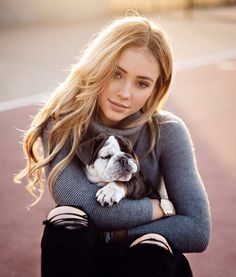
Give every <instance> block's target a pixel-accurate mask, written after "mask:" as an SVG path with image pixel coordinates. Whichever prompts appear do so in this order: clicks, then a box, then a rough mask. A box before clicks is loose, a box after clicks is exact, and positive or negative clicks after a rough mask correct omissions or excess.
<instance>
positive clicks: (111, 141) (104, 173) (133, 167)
mask: <svg viewBox="0 0 236 277" xmlns="http://www.w3.org/2000/svg"><path fill="white" fill-rule="evenodd" d="M86 167H87V170H88V171H89V173H90V175H91V174H92V175H93V177H96V179H97V181H98V182H112V181H121V182H122V181H123V182H124V181H129V180H130V179H131V177H132V175H133V174H134V173H136V172H137V171H138V164H137V162H136V160H135V159H134V157H133V156H132V155H131V154H128V153H125V152H122V151H121V148H120V145H119V143H118V141H117V139H116V138H115V137H114V136H109V138H108V139H107V140H106V142H105V143H104V145H103V146H102V148H101V149H100V150H99V152H98V155H97V157H96V159H95V162H94V163H93V164H90V165H87V166H86ZM94 175H96V176H94Z"/></svg>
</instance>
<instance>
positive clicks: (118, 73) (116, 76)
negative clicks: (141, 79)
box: [113, 71, 122, 80]
mask: <svg viewBox="0 0 236 277" xmlns="http://www.w3.org/2000/svg"><path fill="white" fill-rule="evenodd" d="M113 78H114V79H118V80H119V79H121V78H122V76H121V73H120V72H119V71H116V72H115V74H114V76H113Z"/></svg>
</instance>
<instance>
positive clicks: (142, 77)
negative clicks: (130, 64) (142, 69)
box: [117, 65, 154, 83]
mask: <svg viewBox="0 0 236 277" xmlns="http://www.w3.org/2000/svg"><path fill="white" fill-rule="evenodd" d="M117 68H118V69H120V70H121V71H122V72H124V73H125V74H127V73H128V72H127V71H126V70H125V69H124V68H122V67H120V66H119V65H118V66H117ZM137 77H138V78H140V79H145V80H150V81H151V82H153V83H154V81H153V79H152V78H150V77H147V76H141V75H138V76H137Z"/></svg>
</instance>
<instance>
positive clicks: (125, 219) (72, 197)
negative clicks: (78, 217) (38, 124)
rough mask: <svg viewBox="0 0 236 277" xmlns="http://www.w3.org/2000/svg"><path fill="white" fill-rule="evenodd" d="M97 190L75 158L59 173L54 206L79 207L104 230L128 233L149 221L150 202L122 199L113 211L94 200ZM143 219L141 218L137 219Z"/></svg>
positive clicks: (47, 169) (63, 154) (44, 140)
mask: <svg viewBox="0 0 236 277" xmlns="http://www.w3.org/2000/svg"><path fill="white" fill-rule="evenodd" d="M49 130H50V124H48V126H47V127H46V128H45V129H44V130H43V132H42V135H41V139H42V144H43V148H44V153H46V152H47V143H48V134H49ZM69 151H70V147H69V145H68V144H66V145H65V146H64V147H63V149H62V150H61V151H60V152H59V153H58V154H57V156H56V157H55V158H54V159H53V160H52V161H51V162H50V163H49V164H48V165H47V166H46V167H45V173H46V177H48V175H49V173H50V171H51V170H52V168H53V167H54V166H55V165H56V164H57V163H58V162H60V161H61V160H62V159H64V158H65V157H66V156H67V155H68V153H69ZM98 189H99V188H98V187H97V186H96V185H94V184H91V183H90V182H89V181H88V179H87V177H86V176H85V173H84V171H83V168H82V166H81V164H80V162H79V160H78V158H77V157H76V156H75V157H74V158H73V160H72V161H71V162H70V163H69V164H68V165H67V166H66V167H65V168H64V169H63V170H62V172H61V173H60V174H59V175H58V177H57V178H56V181H55V183H54V185H53V197H54V200H55V202H56V204H57V205H74V206H77V207H80V208H81V209H82V210H83V211H84V212H86V213H87V214H88V215H89V216H90V217H91V218H92V220H93V221H94V223H95V224H96V225H97V226H98V227H99V228H101V229H104V230H115V229H127V228H132V227H135V226H138V225H142V224H145V223H148V222H150V221H151V218H152V205H151V201H150V199H149V198H144V199H141V200H128V199H122V200H121V201H120V202H119V204H117V205H114V206H112V207H104V206H101V205H100V203H98V202H97V201H96V199H95V194H96V192H97V190H98ZM140 215H142V216H140Z"/></svg>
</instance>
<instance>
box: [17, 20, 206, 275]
mask: <svg viewBox="0 0 236 277" xmlns="http://www.w3.org/2000/svg"><path fill="white" fill-rule="evenodd" d="M171 78H172V54H171V50H170V47H169V45H168V42H167V39H166V37H165V35H164V32H163V31H162V30H161V29H160V27H159V26H158V25H155V24H154V23H153V22H152V21H151V20H149V19H147V18H145V17H141V16H138V15H134V16H127V17H124V18H119V19H116V20H114V21H113V22H111V23H110V24H109V25H108V26H106V28H103V29H102V30H101V32H100V33H98V34H97V35H96V37H95V38H94V39H93V40H92V42H91V43H90V44H88V45H87V48H85V50H84V51H83V52H82V54H81V56H80V57H79V60H78V63H77V64H75V65H74V66H73V67H72V69H71V71H70V73H69V75H68V77H67V78H66V80H65V81H64V82H63V83H62V84H61V85H60V86H59V87H58V88H57V89H56V90H55V92H54V93H53V94H52V96H51V98H50V99H49V101H48V102H47V103H46V105H45V106H44V107H43V108H42V109H41V110H40V111H39V112H38V114H37V115H36V116H35V118H34V120H33V122H32V127H31V129H30V130H29V131H28V133H27V134H26V135H25V139H24V150H25V154H26V157H27V161H28V163H27V166H26V168H25V169H24V170H23V171H22V172H21V173H20V174H18V176H16V178H15V180H16V181H17V180H20V179H21V178H23V177H24V176H26V175H27V176H28V180H29V185H28V190H29V191H30V192H31V193H32V194H33V195H34V196H35V197H37V194H36V191H37V190H36V187H37V185H40V189H39V192H40V196H39V197H38V199H40V197H41V195H42V193H43V185H42V174H43V168H45V173H46V177H47V183H48V186H49V188H50V191H51V194H52V197H53V199H54V200H55V202H56V204H57V205H58V206H70V207H75V210H76V211H78V214H79V215H78V216H77V219H78V220H77V221H76V224H77V225H73V224H72V223H71V226H70V221H68V220H67V218H64V220H65V221H64V223H65V222H66V224H64V225H63V226H64V227H63V226H60V227H58V226H56V224H55V222H54V223H53V220H47V221H46V227H45V229H44V235H43V239H42V276H104V275H105V276H106V275H109V276H110V275H115V274H116V275H117V276H128V275H129V276H133V275H136V276H192V273H191V269H190V267H189V264H188V262H187V260H186V258H185V256H184V255H183V254H182V253H184V252H185V253H186V252H201V251H204V250H205V249H206V247H207V245H208V241H209V236H210V213H209V206H208V200H207V195H206V192H205V189H204V186H203V184H202V181H201V178H200V176H199V173H198V170H197V167H196V162H195V156H194V150H193V146H192V142H191V138H190V135H189V132H188V130H187V127H186V126H185V124H184V123H183V121H182V120H181V119H180V118H178V117H177V116H175V115H173V114H171V113H170V112H167V111H163V110H162V107H163V104H164V102H165V100H166V98H167V93H168V89H169V86H170V82H171ZM100 133H113V134H117V135H121V136H124V137H126V138H128V139H129V140H130V141H131V142H132V144H133V147H134V150H135V152H136V154H137V155H138V157H139V159H140V170H141V172H142V174H143V176H144V178H145V182H146V185H148V186H152V187H154V188H157V189H160V184H161V180H162V178H163V180H164V184H165V187H166V190H167V193H168V198H169V200H163V199H160V198H159V199H150V198H148V197H145V198H143V199H141V200H132V199H122V200H121V201H120V202H119V203H118V204H117V205H114V206H112V207H104V206H101V205H100V203H98V202H97V201H96V198H95V195H96V192H97V190H98V189H99V188H98V187H97V186H94V185H91V184H90V183H89V181H88V180H87V178H86V176H85V174H84V171H83V167H82V165H81V163H80V162H79V159H78V157H77V155H76V154H75V152H76V149H77V147H78V145H79V144H80V143H81V142H82V141H85V140H87V139H88V138H91V137H94V136H96V135H98V134H100ZM39 138H41V139H42V143H43V149H44V157H41V156H40V154H39V153H37V148H36V145H37V142H38V139H39ZM37 201H38V200H37ZM65 208H68V207H65ZM72 209H73V208H72ZM68 222H69V225H68ZM68 226H69V227H68Z"/></svg>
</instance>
